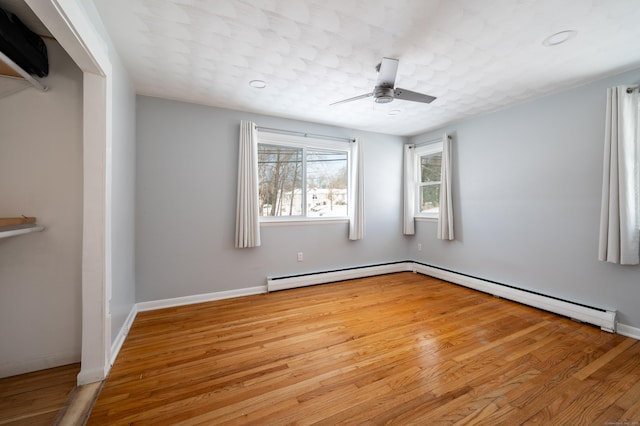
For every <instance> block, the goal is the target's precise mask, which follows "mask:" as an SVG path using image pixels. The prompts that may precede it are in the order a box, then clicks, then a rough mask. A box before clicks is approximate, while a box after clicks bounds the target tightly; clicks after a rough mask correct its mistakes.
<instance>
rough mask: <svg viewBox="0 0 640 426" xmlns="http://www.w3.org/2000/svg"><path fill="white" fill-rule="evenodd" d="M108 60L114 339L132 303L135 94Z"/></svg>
mask: <svg viewBox="0 0 640 426" xmlns="http://www.w3.org/2000/svg"><path fill="white" fill-rule="evenodd" d="M111 60H112V64H113V68H112V76H113V87H112V93H113V99H112V102H113V121H112V124H113V126H112V131H113V142H112V143H113V145H112V162H111V173H112V183H111V338H112V340H115V339H116V338H117V334H118V332H119V331H120V330H121V328H122V326H123V325H124V322H125V321H126V319H127V316H128V315H129V313H130V312H131V309H132V308H133V305H134V303H135V291H136V290H135V288H136V282H135V217H136V214H135V205H136V200H135V195H136V194H135V177H136V141H135V135H136V95H135V91H134V90H133V87H132V85H131V83H130V82H129V79H128V77H127V74H126V72H125V71H124V68H122V66H121V65H120V64H119V61H118V60H117V58H114V57H113V56H112V58H111Z"/></svg>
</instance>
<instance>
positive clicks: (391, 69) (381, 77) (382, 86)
mask: <svg viewBox="0 0 640 426" xmlns="http://www.w3.org/2000/svg"><path fill="white" fill-rule="evenodd" d="M376 71H378V80H377V81H376V85H375V87H374V88H373V92H371V93H365V94H364V95H360V96H356V97H353V98H349V99H344V100H342V101H338V102H334V103H332V104H331V105H337V104H343V103H345V102H351V101H355V100H358V99H364V98H368V97H370V96H373V100H374V101H375V102H376V103H379V104H386V103H389V102H391V101H393V100H394V99H402V100H405V101H412V102H422V103H425V104H430V103H431V102H433V101H434V100H436V98H435V97H434V96H429V95H425V94H423V93H418V92H412V91H411V90H407V89H401V88H399V87H395V84H396V74H397V73H398V60H397V59H392V58H382V62H380V63H379V64H378V65H377V66H376Z"/></svg>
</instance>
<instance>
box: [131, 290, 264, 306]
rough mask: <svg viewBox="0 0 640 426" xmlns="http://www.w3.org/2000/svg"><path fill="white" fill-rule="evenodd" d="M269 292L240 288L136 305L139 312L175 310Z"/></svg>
mask: <svg viewBox="0 0 640 426" xmlns="http://www.w3.org/2000/svg"><path fill="white" fill-rule="evenodd" d="M266 292H267V287H266V286H264V285H261V286H256V287H247V288H240V289H237V290H227V291H217V292H215V293H205V294H196V295H193V296H184V297H174V298H172V299H162V300H152V301H150V302H139V303H136V309H137V312H144V311H153V310H156V309H164V308H173V307H174V306H183V305H193V304H195V303H203V302H213V301H215V300H223V299H231V298H233V297H241V296H251V295H254V294H262V293H266Z"/></svg>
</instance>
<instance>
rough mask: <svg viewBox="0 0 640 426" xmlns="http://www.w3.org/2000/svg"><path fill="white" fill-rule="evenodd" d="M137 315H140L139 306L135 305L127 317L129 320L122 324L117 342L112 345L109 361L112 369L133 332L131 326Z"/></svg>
mask: <svg viewBox="0 0 640 426" xmlns="http://www.w3.org/2000/svg"><path fill="white" fill-rule="evenodd" d="M137 314H138V307H137V305H133V306H132V307H131V311H130V312H129V315H127V319H126V320H125V321H124V324H122V327H121V328H120V331H119V332H118V335H117V336H116V338H115V340H114V341H113V343H112V344H111V359H110V360H109V366H110V367H111V366H113V363H114V362H116V358H117V357H118V354H119V353H120V349H122V344H123V343H124V341H125V339H126V338H127V335H128V334H129V330H131V326H132V325H133V321H134V320H135V319H136V315H137Z"/></svg>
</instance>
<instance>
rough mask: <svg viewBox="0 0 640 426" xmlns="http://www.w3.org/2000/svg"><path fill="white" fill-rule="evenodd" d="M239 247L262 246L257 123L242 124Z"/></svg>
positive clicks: (237, 226)
mask: <svg viewBox="0 0 640 426" xmlns="http://www.w3.org/2000/svg"><path fill="white" fill-rule="evenodd" d="M238 151H239V153H238V198H237V203H236V247H237V248H246V247H258V246H260V222H259V199H258V132H257V130H256V125H255V123H253V122H251V121H244V120H243V121H241V122H240V143H239V150H238Z"/></svg>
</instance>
